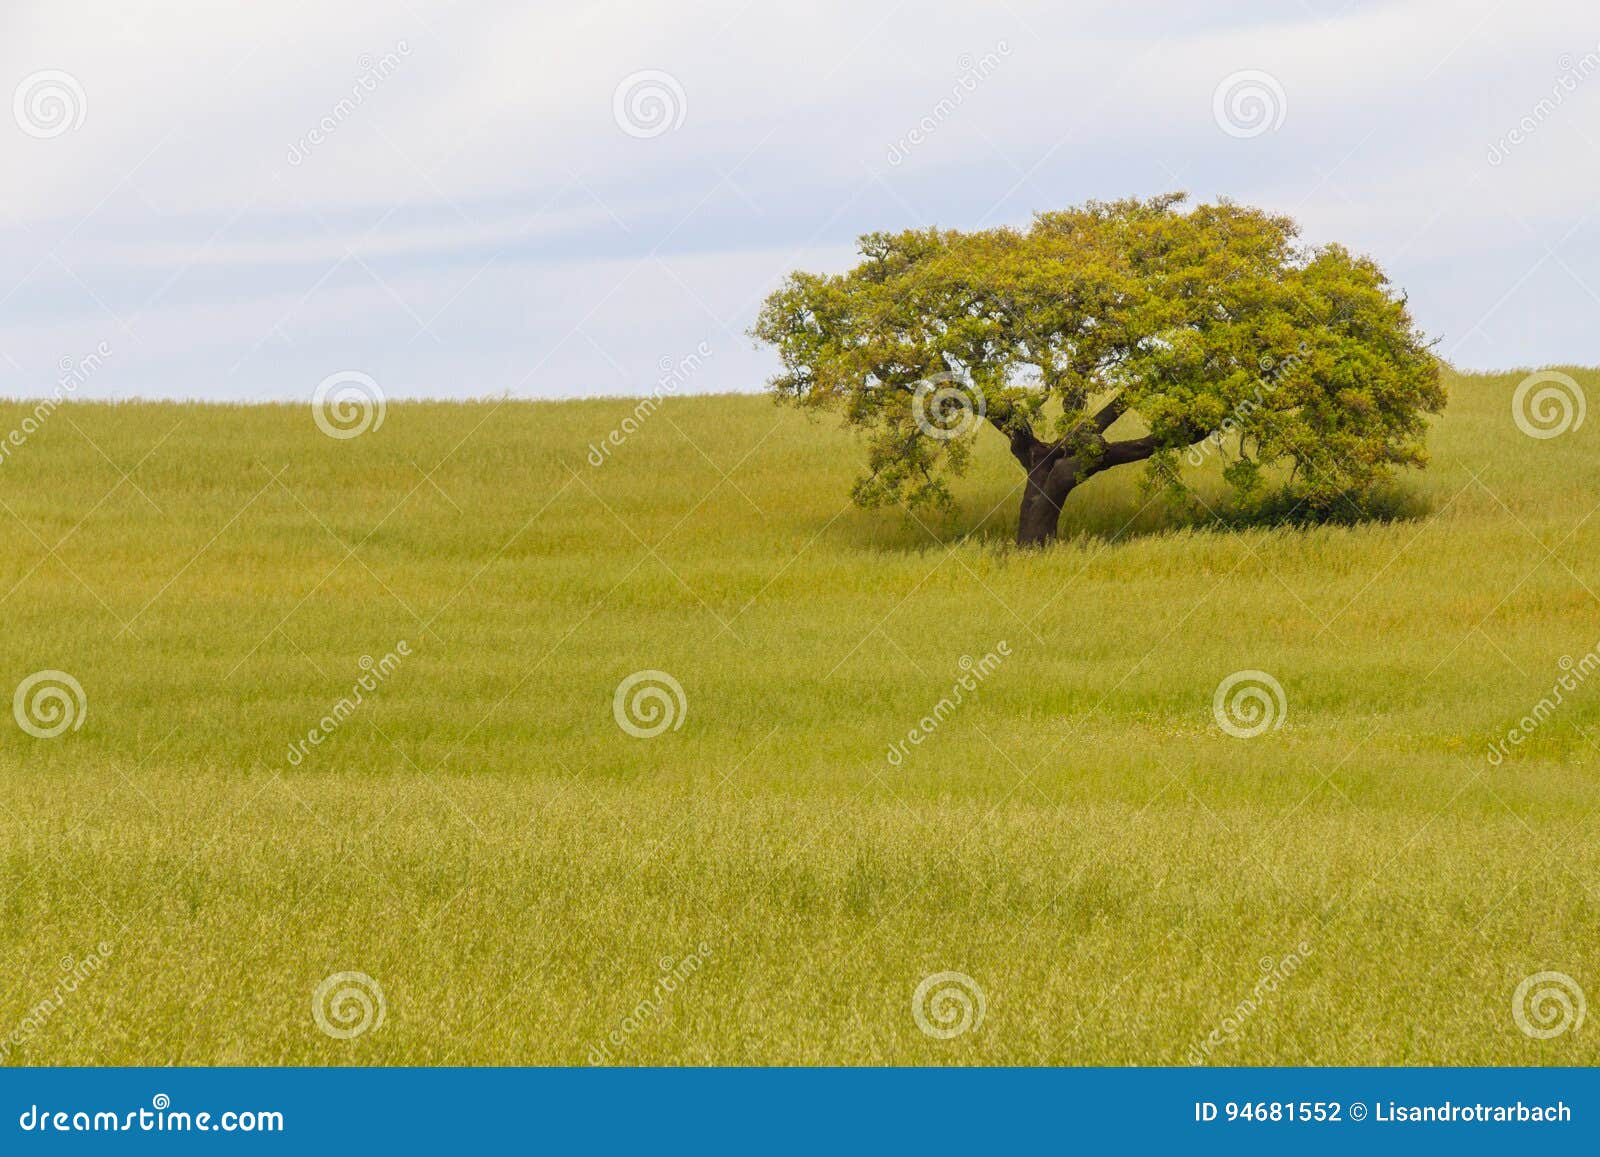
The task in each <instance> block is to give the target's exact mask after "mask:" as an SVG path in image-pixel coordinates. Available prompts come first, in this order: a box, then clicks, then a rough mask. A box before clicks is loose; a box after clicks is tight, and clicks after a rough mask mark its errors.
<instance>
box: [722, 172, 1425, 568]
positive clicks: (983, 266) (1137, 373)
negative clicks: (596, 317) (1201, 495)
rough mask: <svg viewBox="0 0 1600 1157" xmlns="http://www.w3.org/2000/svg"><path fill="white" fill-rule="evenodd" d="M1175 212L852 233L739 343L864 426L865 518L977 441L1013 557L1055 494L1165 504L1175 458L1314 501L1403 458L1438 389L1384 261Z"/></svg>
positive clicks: (939, 477)
mask: <svg viewBox="0 0 1600 1157" xmlns="http://www.w3.org/2000/svg"><path fill="white" fill-rule="evenodd" d="M1183 200H1184V197H1183V195H1182V194H1167V195H1164V196H1160V197H1155V198H1152V199H1150V200H1127V201H1116V202H1111V203H1101V202H1090V203H1088V204H1086V205H1084V206H1082V207H1081V208H1075V209H1067V210H1064V211H1061V212H1052V213H1041V214H1039V215H1038V216H1037V217H1036V218H1035V219H1034V222H1033V224H1032V226H1031V227H1029V228H1028V229H1026V230H1019V229H1011V228H1002V229H986V230H982V231H979V232H973V233H962V232H957V231H950V230H938V229H911V230H907V231H905V232H902V233H870V234H867V235H866V236H865V237H863V238H861V241H860V252H861V256H862V258H863V260H862V261H861V263H860V264H859V265H857V266H856V267H855V268H854V269H852V270H850V271H849V272H848V273H842V274H838V275H834V276H827V275H818V274H810V273H794V274H791V275H790V276H789V278H788V279H787V280H786V281H785V282H784V284H783V286H782V287H781V288H780V289H778V290H777V291H776V292H774V293H773V294H772V295H771V296H770V297H769V298H767V300H766V302H765V304H764V305H763V307H762V310H761V313H760V316H759V318H758V320H757V322H756V325H755V327H754V329H753V330H752V333H753V334H754V336H756V337H757V338H759V339H761V340H762V341H766V342H770V343H771V344H773V345H775V346H776V347H777V349H778V352H779V354H780V355H781V357H782V360H783V372H782V373H781V374H779V375H778V376H777V377H776V378H774V379H773V380H772V382H771V388H772V390H773V392H774V393H775V395H776V396H777V397H778V398H779V399H780V400H787V401H791V402H793V403H795V404H797V405H800V406H804V407H816V408H825V409H837V410H839V411H840V412H841V413H842V414H843V417H844V421H845V422H846V424H848V425H850V426H855V427H859V428H862V429H863V430H865V431H867V432H868V434H869V452H868V466H869V473H868V474H867V475H866V476H865V477H863V478H861V479H859V480H858V481H857V483H856V485H855V488H854V490H853V492H852V493H853V497H854V498H855V500H856V501H857V502H858V503H860V504H861V505H863V506H873V505H878V504H881V503H886V502H904V503H906V504H907V505H909V506H916V505H919V504H936V505H947V504H948V503H949V502H950V493H949V489H948V486H947V483H946V478H947V476H949V475H959V474H961V473H963V472H964V471H965V470H966V468H967V467H968V465H969V464H970V462H971V455H972V448H973V445H974V444H975V442H976V441H977V439H978V438H979V436H980V431H981V430H982V428H983V427H984V425H985V424H987V425H988V426H990V427H993V429H995V430H997V431H998V432H999V433H1000V434H1001V435H1002V436H1003V437H1004V439H1005V440H1006V442H1007V444H1008V445H1009V446H1010V448H1011V454H1012V456H1013V457H1015V458H1016V460H1017V462H1018V464H1019V465H1020V466H1021V467H1022V469H1023V471H1024V472H1025V475H1026V477H1025V481H1024V482H1023V483H1022V507H1021V513H1020V516H1019V520H1018V527H1017V541H1018V543H1020V544H1022V545H1038V544H1044V543H1048V542H1050V541H1051V540H1052V539H1054V538H1055V537H1056V534H1057V528H1058V526H1059V523H1060V519H1061V509H1062V505H1063V503H1064V502H1065V501H1066V499H1067V496H1068V495H1069V494H1070V493H1071V492H1072V490H1073V488H1074V487H1076V486H1077V485H1079V484H1080V483H1081V482H1083V481H1084V480H1085V479H1086V478H1089V477H1091V476H1093V475H1095V474H1098V473H1100V472H1101V471H1102V470H1109V469H1111V468H1112V467H1114V466H1120V465H1123V464H1125V463H1130V462H1141V461H1142V462H1145V463H1146V464H1147V470H1148V472H1149V473H1148V481H1149V482H1150V483H1151V484H1153V485H1158V486H1164V487H1169V488H1173V489H1175V490H1178V491H1181V490H1182V489H1183V483H1182V480H1181V471H1180V467H1181V466H1182V459H1183V458H1184V457H1187V458H1189V459H1190V461H1191V464H1193V463H1196V462H1198V461H1200V460H1202V459H1203V458H1205V457H1208V456H1210V455H1212V454H1216V455H1219V456H1221V457H1222V458H1223V459H1224V461H1225V466H1224V469H1223V476H1224V477H1225V478H1226V479H1227V481H1228V482H1229V483H1230V484H1231V485H1232V486H1233V487H1235V488H1236V489H1237V490H1238V491H1240V492H1243V493H1246V494H1248V493H1250V492H1252V491H1256V490H1258V488H1260V487H1261V486H1262V485H1263V484H1264V472H1265V471H1267V470H1268V469H1269V468H1272V467H1276V466H1286V467H1290V469H1289V471H1288V475H1287V478H1288V480H1287V482H1286V483H1285V485H1286V486H1287V487H1288V488H1289V489H1290V490H1291V492H1292V493H1293V494H1294V495H1295V496H1296V498H1297V500H1298V501H1301V502H1304V503H1306V504H1308V505H1309V506H1310V507H1311V508H1313V509H1316V508H1328V507H1331V506H1332V505H1333V504H1334V503H1336V502H1341V501H1344V500H1346V499H1347V498H1348V497H1349V496H1351V495H1359V494H1360V493H1361V492H1362V491H1364V490H1366V489H1368V488H1370V487H1371V485H1372V484H1373V483H1374V482H1375V481H1377V480H1378V479H1380V478H1382V477H1383V476H1385V475H1386V474H1387V473H1388V472H1389V471H1390V470H1391V469H1393V468H1394V467H1397V466H1408V465H1415V466H1421V465H1423V464H1424V463H1425V461H1426V455H1425V453H1424V450H1423V444H1422V441H1423V434H1424V431H1425V429H1426V417H1425V415H1427V414H1430V413H1438V412H1439V411H1440V410H1441V409H1442V408H1443V406H1444V400H1445V396H1444V390H1443V388H1442V386H1441V385H1440V383H1439V370H1438V364H1437V362H1436V361H1435V359H1434V357H1433V355H1432V353H1431V352H1430V350H1429V345H1428V343H1427V342H1426V341H1425V339H1424V338H1423V336H1422V335H1421V334H1420V333H1419V332H1418V331H1417V329H1416V327H1415V326H1414V324H1413V322H1412V320H1411V316H1410V314H1409V313H1408V312H1407V309H1406V304H1405V299H1404V297H1403V296H1399V295H1397V294H1396V293H1394V292H1393V291H1392V290H1391V288H1390V285H1389V282H1388V279H1387V278H1385V277H1384V275H1383V273H1382V271H1381V270H1379V268H1378V267H1377V266H1376V265H1375V264H1373V263H1372V262H1371V261H1369V260H1367V259H1365V258H1359V257H1353V256H1352V255H1351V254H1350V253H1349V252H1348V251H1346V250H1345V249H1344V248H1342V247H1340V246H1338V245H1328V246H1323V247H1320V248H1307V247H1302V246H1299V245H1298V244H1297V243H1296V234H1297V228H1296V226H1295V224H1294V222H1293V221H1291V220H1289V219H1288V218H1286V217H1278V216H1273V215H1271V214H1268V213H1265V212H1262V211H1261V210H1258V209H1252V208H1248V207H1245V206H1240V205H1234V204H1231V203H1229V202H1226V201H1224V202H1221V203H1218V204H1215V205H1201V206H1198V207H1196V208H1194V209H1193V210H1190V211H1184V210H1183V209H1182V207H1181V206H1182V203H1183ZM1113 427H1116V428H1117V430H1118V434H1117V435H1116V436H1113ZM1124 430H1125V431H1126V433H1122V432H1121V431H1124Z"/></svg>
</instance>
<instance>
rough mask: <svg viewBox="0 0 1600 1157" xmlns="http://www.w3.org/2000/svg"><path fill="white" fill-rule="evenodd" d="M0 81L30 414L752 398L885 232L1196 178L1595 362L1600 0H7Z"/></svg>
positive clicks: (11, 349) (19, 365)
mask: <svg viewBox="0 0 1600 1157" xmlns="http://www.w3.org/2000/svg"><path fill="white" fill-rule="evenodd" d="M1212 9H1215V10H1218V11H1216V12H1212V11H1208V10H1212ZM1223 9H1226V11H1222V10H1223ZM0 90H3V93H4V94H7V95H11V96H12V101H11V107H10V109H9V113H10V115H9V116H4V115H3V114H0V173H3V175H4V179H3V181H0V394H4V395H43V394H47V393H49V392H51V391H52V390H53V389H54V388H55V386H56V383H57V380H58V378H59V376H60V366H61V365H62V364H63V363H64V362H67V361H70V362H74V363H76V362H79V361H80V360H81V359H83V358H84V357H85V356H86V355H89V354H91V353H92V352H94V351H95V350H97V349H100V350H103V351H105V356H103V357H102V358H100V359H99V360H100V361H101V363H102V364H100V365H99V366H98V368H96V369H95V370H94V372H93V374H92V375H91V377H90V380H89V381H88V382H87V383H85V384H84V385H82V386H81V387H80V388H79V389H78V390H77V395H78V396H79V397H130V396H135V395H139V396H146V397H182V398H211V399H229V400H250V399H303V398H309V397H310V396H311V394H312V392H313V391H314V390H315V388H316V386H317V384H318V382H319V381H321V380H322V379H324V378H326V377H327V376H328V375H330V374H333V373H336V372H340V371H346V370H355V371H360V372H363V373H366V374H370V375H371V376H372V377H373V378H375V379H376V380H377V381H378V382H379V383H380V385H381V387H382V389H383V391H384V393H385V394H386V395H387V396H389V397H391V398H393V397H404V396H413V395H424V396H438V397H466V396H483V395H499V394H502V393H510V394H512V395H516V396H527V397H562V396H573V395H595V394H643V393H647V392H649V391H650V390H652V389H653V388H655V385H656V383H657V381H658V380H659V379H660V377H661V376H662V372H661V368H660V367H661V365H662V364H663V363H664V362H665V363H676V362H679V361H681V359H683V358H685V357H687V356H689V355H691V354H694V353H695V351H696V350H697V349H698V348H699V347H700V346H701V345H702V344H704V345H705V346H706V347H707V348H709V350H710V351H711V356H709V357H704V358H702V359H701V362H702V364H701V365H700V366H699V367H698V368H697V369H695V370H694V371H693V373H692V374H691V375H690V380H689V381H688V382H687V383H685V385H684V386H683V389H684V390H686V391H696V392H698V391H725V390H751V389H758V388H760V386H761V384H762V381H763V379H764V378H765V377H766V376H767V374H768V373H769V372H770V371H771V368H772V362H771V356H770V354H768V353H767V352H765V351H761V350H757V349H754V348H752V346H751V343H750V340H749V339H748V338H747V337H746V336H745V333H744V331H745V329H746V327H747V326H748V325H749V323H750V321H751V319H752V316H753V314H754V311H755V309H756V306H757V304H758V302H759V301H760V299H761V297H762V295H763V294H764V293H765V292H766V291H767V290H769V289H770V288H771V287H772V286H773V285H774V284H775V283H776V282H777V280H778V279H779V278H780V277H781V276H782V275H783V274H784V273H785V272H786V271H788V270H790V269H793V268H807V269H817V270H834V269H840V268H843V267H845V266H846V265H847V264H848V263H849V262H850V260H851V256H852V252H853V242H854V238H855V237H856V235H857V234H859V233H861V232H864V231H867V230H871V229H898V228H904V227H909V226H915V225H929V224H937V225H940V226H945V227H957V228H972V227H978V226H985V225H994V224H1003V223H1024V222H1026V221H1027V220H1028V218H1029V216H1030V215H1031V214H1032V213H1033V212H1035V211H1037V210H1042V209H1049V208H1056V207H1061V206H1065V205H1070V204H1073V203H1076V202H1080V201H1083V200H1085V199H1087V198H1114V197H1121V196H1129V195H1136V194H1137V195H1147V194H1153V193H1157V192H1161V191H1165V190H1172V189H1183V190H1187V191H1189V192H1190V193H1191V194H1192V195H1193V196H1195V197H1197V198H1211V197H1216V196H1228V197H1232V198H1234V199H1237V200H1241V201H1244V202H1248V203H1253V204H1258V205H1262V206H1265V207H1268V208H1271V209H1273V210H1277V211H1281V212H1286V213H1289V214H1291V215H1293V216H1294V217H1296V218H1297V219H1298V220H1299V221H1301V222H1302V224H1303V225H1304V227H1305V234H1306V236H1307V238H1308V239H1310V240H1314V241H1323V240H1339V241H1343V242H1345V243H1346V244H1348V245H1350V246H1351V247H1353V248H1355V249H1357V250H1360V251H1363V252H1365V253H1368V254H1370V255H1372V256H1373V257H1375V258H1377V259H1378V261H1379V262H1380V263H1381V264H1382V265H1383V266H1384V267H1385V268H1386V269H1388V270H1389V271H1390V273H1391V275H1392V276H1393V277H1394V279H1395V280H1396V281H1397V282H1398V283H1399V284H1400V285H1401V286H1402V287H1404V289H1405V290H1406V291H1407V292H1408V293H1409V294H1410V297H1411V301H1412V304H1413V307H1414V310H1415V312H1416V314H1417V316H1418V318H1419V319H1420V321H1421V323H1422V324H1423V326H1424V327H1425V328H1426V329H1427V331H1428V332H1429V333H1430V334H1431V335H1432V336H1435V337H1437V338H1440V339H1441V344H1440V347H1439V348H1440V350H1441V352H1442V353H1443V354H1444V355H1445V356H1446V357H1447V358H1448V359H1449V360H1450V361H1452V362H1453V363H1455V364H1457V365H1461V366H1465V367H1473V368H1502V367H1514V366H1522V365H1541V364H1548V363H1559V362H1583V363H1588V364H1593V363H1595V362H1597V361H1600V355H1597V346H1600V324H1597V322H1600V296H1597V294H1600V262H1597V261H1596V258H1597V256H1600V8H1597V7H1596V5H1595V4H1594V3H1593V0H1519V2H1517V3H1495V2H1491V0H1351V2H1341V0H1259V2H1237V0H1236V2H1234V3H1231V4H1228V5H1216V4H1197V3H1193V2H1192V0H1146V2H1143V3H1139V4H1129V3H1126V2H1123V0H1115V2H1107V3H1087V2H1080V3H1030V2H1027V0H1003V2H994V3H970V2H964V3H954V2H941V0H935V2H931V3H929V2H923V3H911V2H904V3H894V2H892V0H848V2H840V3H834V2H829V0H821V2H812V3H807V4H804V5H777V4H770V3H746V2H743V0H729V2H727V3H693V2H681V3H670V4H669V3H646V2H643V0H635V2H626V3H610V4H592V5H584V4H577V3H571V2H563V3H551V4H539V3H520V4H510V3H506V4H495V3H479V4H468V3H449V2H445V0H382V2H377V0H374V2H360V0H341V2H340V3H338V4H327V3H316V2H312V0H305V2H300V3H296V2H295V0H275V2H274V3H271V4H260V3H247V2H245V0H233V2H232V3H219V2H216V0H212V2H210V3H181V2H178V0H162V2H160V3H148V4H146V3H139V2H137V0H104V2H88V0H4V2H3V5H0Z"/></svg>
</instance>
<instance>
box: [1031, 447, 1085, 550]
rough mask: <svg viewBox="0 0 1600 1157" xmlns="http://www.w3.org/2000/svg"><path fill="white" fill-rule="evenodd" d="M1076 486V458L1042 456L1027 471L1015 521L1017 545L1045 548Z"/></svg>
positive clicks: (1057, 529)
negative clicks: (1063, 505)
mask: <svg viewBox="0 0 1600 1157" xmlns="http://www.w3.org/2000/svg"><path fill="white" fill-rule="evenodd" d="M1077 484H1078V462H1077V459H1076V458H1062V457H1059V456H1057V455H1042V456H1041V460H1040V461H1038V462H1036V463H1035V464H1034V465H1033V466H1032V467H1031V468H1030V469H1029V470H1028V482H1027V485H1026V486H1025V487H1024V488H1023V491H1022V513H1021V514H1020V516H1019V517H1018V519H1017V545H1018V546H1048V545H1049V544H1050V543H1052V542H1054V541H1055V540H1056V534H1057V533H1058V531H1059V529H1060V526H1061V506H1062V504H1063V503H1065V502H1066V500H1067V495H1068V494H1071V493H1072V489H1073V487H1074V486H1076V485H1077Z"/></svg>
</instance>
